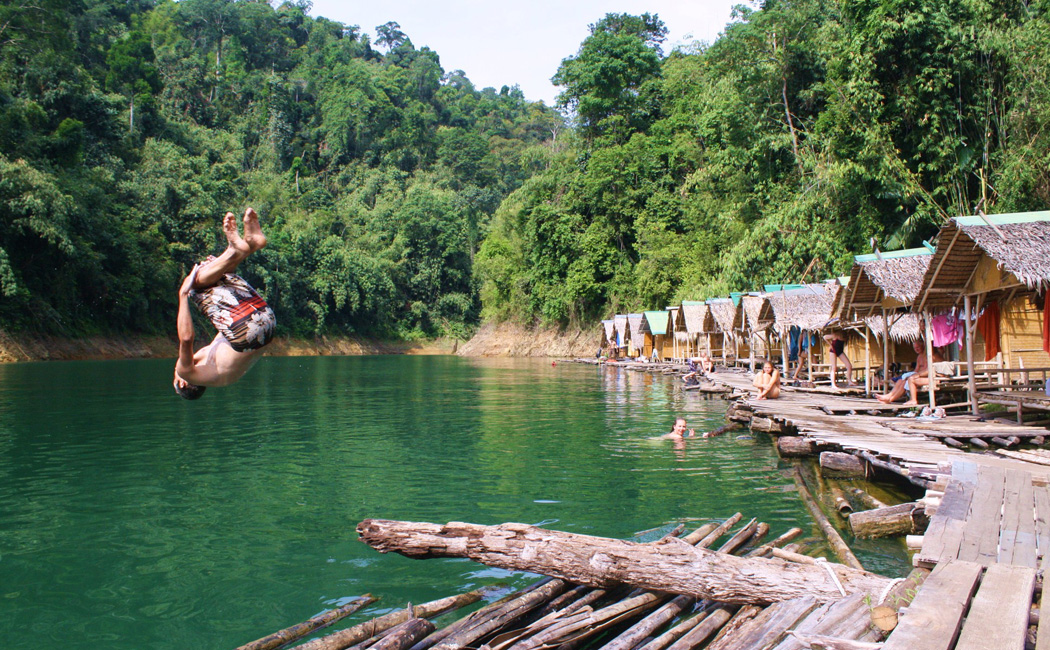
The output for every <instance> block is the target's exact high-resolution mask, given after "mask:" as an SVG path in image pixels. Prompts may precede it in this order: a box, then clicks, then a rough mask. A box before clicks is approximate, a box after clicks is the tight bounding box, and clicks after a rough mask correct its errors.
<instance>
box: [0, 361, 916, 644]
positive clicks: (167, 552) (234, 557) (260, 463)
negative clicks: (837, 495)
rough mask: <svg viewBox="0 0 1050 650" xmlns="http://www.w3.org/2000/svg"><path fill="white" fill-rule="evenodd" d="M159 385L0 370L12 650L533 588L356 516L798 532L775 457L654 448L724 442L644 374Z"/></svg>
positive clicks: (883, 566) (5, 586)
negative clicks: (193, 387)
mask: <svg viewBox="0 0 1050 650" xmlns="http://www.w3.org/2000/svg"><path fill="white" fill-rule="evenodd" d="M171 373H172V368H171V362H170V361H167V362H164V361H124V362H78V363H47V364H21V365H6V366H5V365H0V503H2V504H3V506H2V507H0V607H2V609H3V612H4V616H2V617H0V638H3V639H4V640H5V647H7V648H31V647H32V648H35V647H39V646H41V645H45V644H51V643H55V642H61V643H62V645H63V646H65V647H71V648H96V647H99V645H100V644H101V645H104V646H105V647H112V648H154V647H155V648H169V647H180V648H209V649H210V648H221V647H235V646H237V645H239V644H241V643H244V642H247V641H249V640H251V639H254V638H256V637H259V636H262V635H264V634H267V633H269V632H272V631H274V630H276V629H279V628H281V627H284V626H287V625H290V624H292V623H296V622H299V621H301V620H304V619H305V618H307V617H309V616H311V615H313V614H316V613H318V612H320V611H322V610H324V609H326V608H329V607H332V606H334V605H338V604H342V603H345V602H347V601H348V600H349V599H350V598H352V597H354V596H357V595H360V594H362V593H366V592H370V593H372V594H374V595H377V596H380V597H381V598H382V600H381V601H380V602H379V603H377V604H376V605H375V606H373V607H371V608H370V609H368V610H363V611H362V612H361V613H359V614H358V615H357V616H356V619H360V618H363V617H365V616H368V615H371V614H374V613H376V612H380V611H385V610H388V609H391V608H395V607H400V606H403V605H404V604H405V603H407V602H415V603H418V602H423V601H425V600H430V599H433V598H439V597H443V596H447V595H450V594H452V593H456V592H461V591H464V590H466V589H470V588H474V587H477V586H482V585H491V584H497V583H504V584H507V585H509V586H511V587H516V586H523V585H524V584H527V583H528V582H529V581H530V580H531V579H532V578H531V577H530V576H528V575H525V574H511V573H508V572H505V571H500V570H495V569H489V568H486V567H483V566H480V565H477V564H474V563H471V562H466V561H457V560H442V561H426V562H418V561H411V560H407V559H405V558H401V557H399V556H394V555H380V554H378V553H375V552H374V551H372V550H371V549H369V548H368V547H366V546H365V545H363V544H361V543H359V542H357V541H356V534H355V533H354V526H355V525H356V524H357V523H358V522H359V521H360V520H361V519H364V518H367V517H382V518H392V519H410V520H419V521H435V522H445V521H450V520H461V521H473V522H478V523H486V524H495V523H502V522H504V521H519V522H525V523H532V524H543V525H546V526H550V527H552V528H557V529H562V530H570V531H575V532H583V533H588V534H595V535H604V536H611V537H624V538H631V537H634V536H636V534H638V533H642V532H643V531H648V532H646V533H643V534H642V535H641V536H640V537H639V539H650V538H654V537H658V536H659V535H661V534H663V533H665V532H666V531H667V530H668V529H669V528H671V527H672V526H673V525H674V524H675V523H676V522H678V521H689V522H695V523H696V524H697V525H699V523H700V522H701V521H703V520H705V519H706V518H722V517H727V516H729V515H731V514H732V513H734V512H736V511H738V510H739V511H741V512H743V513H744V514H745V515H746V516H749V517H752V516H753V517H759V518H760V520H762V521H766V522H767V523H769V524H770V525H771V526H772V527H773V530H772V534H779V533H780V532H783V531H784V530H786V529H787V528H789V527H791V526H793V525H795V524H797V523H799V522H808V521H809V518H808V515H807V514H806V511H805V509H804V507H803V506H802V505H801V504H800V503H799V501H798V499H797V498H796V496H795V494H794V486H793V483H792V479H791V476H790V474H789V473H788V472H786V471H785V467H786V466H784V465H782V464H780V463H779V462H778V460H777V458H776V455H775V452H774V451H773V450H772V448H771V447H770V445H769V444H768V442H767V441H761V440H750V439H737V438H736V436H735V434H731V435H729V436H726V437H722V438H717V439H711V440H689V441H686V442H685V443H684V444H681V445H678V446H677V447H676V445H674V444H673V443H671V442H670V441H667V440H653V439H652V438H653V437H654V436H659V435H660V434H662V433H665V432H666V431H667V430H669V428H670V426H671V423H672V421H673V419H674V417H676V416H679V415H680V416H683V417H686V418H687V420H688V421H689V424H690V426H691V427H693V428H695V429H697V430H698V431H701V430H707V429H713V428H715V427H717V426H719V425H720V424H722V423H723V422H724V421H723V415H724V411H725V405H724V403H723V402H721V401H720V400H704V399H701V398H700V396H698V395H696V394H695V393H686V392H684V391H681V390H680V388H679V386H678V385H677V384H676V383H675V382H673V381H671V380H670V379H667V378H663V377H653V376H651V375H648V374H646V373H633V372H626V371H623V370H616V369H596V368H594V367H591V366H576V365H563V364H559V365H558V366H556V367H555V366H552V365H551V364H550V363H549V362H541V361H534V360H506V359H498V360H467V359H460V358H456V357H411V356H396V357H321V358H268V359H266V360H265V361H263V362H262V363H260V364H259V365H258V366H257V367H256V368H255V369H253V370H252V372H251V373H250V374H249V375H248V376H247V377H246V378H245V379H244V380H243V381H241V382H240V383H239V384H237V385H235V386H232V387H229V388H226V389H212V390H211V391H209V392H208V393H207V394H205V396H204V397H203V398H202V399H201V400H199V401H197V402H193V403H188V402H183V401H182V400H179V399H178V398H177V397H175V396H174V392H173V391H172V388H171V376H172V375H171ZM807 534H809V533H807ZM887 549H889V550H887ZM868 558H870V559H872V560H873V561H874V562H875V564H876V566H872V567H871V568H873V569H875V570H882V571H885V572H889V573H894V574H896V573H901V572H902V571H903V565H904V564H905V563H906V559H905V560H902V559H901V557H900V556H899V554H897V555H895V551H893V549H892V548H891V547H888V546H886V545H881V546H880V545H876V546H875V547H873V550H872V551H871V552H868V553H867V556H865V555H864V552H862V557H861V559H862V560H865V561H867V559H868ZM887 567H889V568H887Z"/></svg>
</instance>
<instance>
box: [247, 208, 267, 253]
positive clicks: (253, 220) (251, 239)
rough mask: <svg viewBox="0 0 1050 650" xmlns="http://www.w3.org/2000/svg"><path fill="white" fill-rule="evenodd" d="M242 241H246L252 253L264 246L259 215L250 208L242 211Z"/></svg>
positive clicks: (264, 236)
mask: <svg viewBox="0 0 1050 650" xmlns="http://www.w3.org/2000/svg"><path fill="white" fill-rule="evenodd" d="M244 241H246V242H248V247H249V248H250V249H251V252H252V253H254V252H255V251H257V250H259V249H261V248H265V247H266V235H264V234H263V231H262V226H260V225H259V215H258V214H256V213H255V210H253V209H251V208H248V209H247V210H245V211H244Z"/></svg>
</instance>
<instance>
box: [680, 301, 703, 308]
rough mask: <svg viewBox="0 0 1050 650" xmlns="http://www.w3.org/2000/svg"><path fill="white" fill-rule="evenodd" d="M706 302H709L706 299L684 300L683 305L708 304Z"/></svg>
mask: <svg viewBox="0 0 1050 650" xmlns="http://www.w3.org/2000/svg"><path fill="white" fill-rule="evenodd" d="M706 304H707V301H706V300H683V301H682V306H683V307H688V306H689V305H706Z"/></svg>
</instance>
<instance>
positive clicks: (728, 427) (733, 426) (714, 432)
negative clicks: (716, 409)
mask: <svg viewBox="0 0 1050 650" xmlns="http://www.w3.org/2000/svg"><path fill="white" fill-rule="evenodd" d="M739 428H740V423H739V422H730V423H729V424H723V425H722V426H720V427H718V428H717V429H711V430H710V431H705V432H704V433H703V437H704V438H716V437H718V436H720V435H722V434H723V433H728V432H730V431H736V430H737V429H739Z"/></svg>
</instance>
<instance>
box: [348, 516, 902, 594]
mask: <svg viewBox="0 0 1050 650" xmlns="http://www.w3.org/2000/svg"><path fill="white" fill-rule="evenodd" d="M357 532H358V533H359V534H360V535H361V541H363V542H365V543H366V544H368V545H370V546H372V547H373V548H375V549H376V550H378V551H380V552H382V553H387V552H390V551H395V552H397V553H400V554H401V555H404V556H406V557H412V558H420V559H422V558H430V557H465V558H469V559H471V560H474V561H476V562H481V563H482V564H487V565H488V566H492V567H498V568H502V569H509V570H511V571H531V572H535V573H540V574H544V575H549V576H553V577H556V578H561V579H563V580H568V581H570V582H573V583H578V584H585V585H589V586H592V587H601V588H604V587H609V586H613V585H619V584H627V585H631V586H633V587H637V588H641V589H646V590H651V591H665V592H668V593H672V594H682V595H687V596H695V597H697V598H707V599H709V600H714V601H717V602H722V603H730V604H750V603H771V602H778V601H781V600H789V599H791V598H798V597H801V596H813V597H814V598H816V599H817V600H820V601H828V600H836V599H838V598H841V597H842V594H841V593H840V592H839V589H838V587H837V586H836V585H835V582H834V581H833V580H832V579H831V578H830V577H829V576H828V574H827V572H826V571H825V570H824V569H823V568H821V567H813V566H803V565H796V564H791V563H788V562H782V561H779V560H775V559H764V558H739V557H734V556H732V555H725V554H722V553H716V552H713V551H708V550H705V549H698V548H694V547H693V546H691V545H690V544H688V543H686V542H683V541H682V540H680V539H676V538H674V537H670V538H666V539H662V540H660V541H658V542H651V543H648V544H639V543H637V542H628V541H623V540H616V539H608V538H604V537H592V536H589V535H577V534H573V533H565V532H560V531H551V530H545V529H542V528H536V527H534V526H527V525H525V524H513V523H508V524H502V525H500V526H481V525H478V524H468V523H461V522H453V523H449V524H447V525H445V526H441V525H438V524H430V523H417V522H406V521H389V520H382V519H366V520H365V521H363V522H361V523H360V524H358V527H357ZM834 569H835V571H836V575H837V576H838V578H839V582H841V584H842V587H843V589H844V590H845V591H846V593H847V594H851V593H870V594H877V593H878V592H879V591H880V590H881V589H883V588H884V587H885V586H886V585H887V584H889V580H888V579H887V578H884V577H882V576H878V575H875V574H872V573H868V572H866V571H860V570H855V569H851V568H849V567H844V566H835V567H834Z"/></svg>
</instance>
